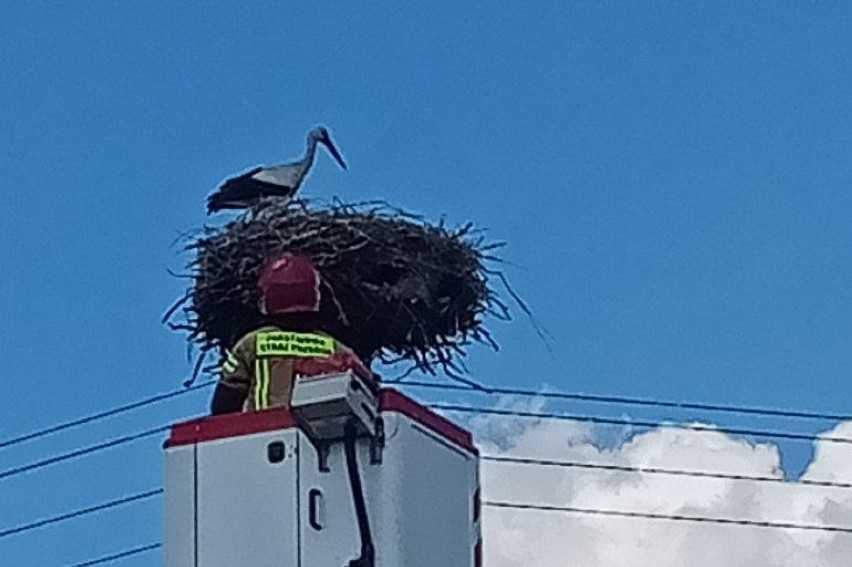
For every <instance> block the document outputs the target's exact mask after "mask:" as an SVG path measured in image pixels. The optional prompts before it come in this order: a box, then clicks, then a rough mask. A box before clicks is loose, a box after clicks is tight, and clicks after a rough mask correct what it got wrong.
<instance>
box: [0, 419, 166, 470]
mask: <svg viewBox="0 0 852 567" xmlns="http://www.w3.org/2000/svg"><path fill="white" fill-rule="evenodd" d="M169 429H170V426H168V425H166V426H161V427H157V428H155V429H149V430H147V431H143V432H141V433H136V434H133V435H127V436H125V437H119V438H117V439H112V440H110V441H106V442H104V443H99V444H97V445H92V446H89V447H85V448H83V449H77V450H76V451H71V452H69V453H63V454H61V455H57V456H55V457H50V458H47V459H43V460H41V461H36V462H34V463H30V464H27V465H22V466H19V467H14V468H11V469H6V470H5V471H2V472H0V480H2V479H4V478H9V477H12V476H17V475H19V474H23V473H25V472H29V471H32V470H35V469H40V468H42V467H46V466H48V465H52V464H55V463H60V462H62V461H67V460H69V459H74V458H77V457H82V456H83V455H88V454H91V453H96V452H98V451H103V450H105V449H110V448H112V447H116V446H118V445H123V444H125V443H130V442H132V441H136V440H138V439H143V438H145V437H151V436H153V435H157V434H159V433H165V432H166V431H168V430H169Z"/></svg>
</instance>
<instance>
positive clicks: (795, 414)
mask: <svg viewBox="0 0 852 567" xmlns="http://www.w3.org/2000/svg"><path fill="white" fill-rule="evenodd" d="M400 385H401V386H411V387H414V388H431V389H435V390H454V391H463V392H476V393H480V394H482V393H487V394H490V395H494V394H500V395H509V396H524V397H536V398H545V399H557V400H574V401H581V402H593V403H601V404H614V405H632V406H647V407H662V408H674V409H682V410H698V411H707V412H719V413H737V414H748V415H761V416H766V417H790V418H798V419H813V420H827V421H852V415H843V414H833V413H820V412H814V411H803V410H785V409H780V408H770V407H757V406H735V405H724V404H705V403H699V402H677V401H672V400H653V399H650V398H633V397H626V396H604V395H598V394H584V393H579V392H541V391H536V390H525V389H521V388H499V387H496V386H487V387H486V388H487V389H485V390H483V389H479V388H469V387H466V386H459V385H458V384H441V383H434V382H402V383H400Z"/></svg>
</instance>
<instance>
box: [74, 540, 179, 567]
mask: <svg viewBox="0 0 852 567" xmlns="http://www.w3.org/2000/svg"><path fill="white" fill-rule="evenodd" d="M161 547H163V544H162V543H150V544H148V545H143V546H140V547H134V548H132V549H127V550H125V551H120V552H118V553H114V554H112V555H105V556H104V557H99V558H98V559H92V560H91V561H84V562H83V563H74V564H73V565H69V566H68V567H91V566H92V565H103V564H104V563H111V562H113V561H115V560H117V559H124V558H125V557H130V556H132V555H139V554H141V553H146V552H148V551H153V550H155V549H160V548H161Z"/></svg>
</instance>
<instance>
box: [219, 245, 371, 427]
mask: <svg viewBox="0 0 852 567" xmlns="http://www.w3.org/2000/svg"><path fill="white" fill-rule="evenodd" d="M259 286H260V290H261V304H260V310H261V312H262V313H263V314H264V315H266V316H267V323H268V324H266V325H264V326H262V327H260V328H259V329H256V330H254V331H252V332H250V333H248V334H247V335H245V336H244V337H243V338H241V339H240V340H239V341H237V344H236V345H234V347H233V348H232V349H230V350H229V351H228V352H227V355H226V358H225V362H224V364H223V365H222V373H221V377H220V379H219V382H218V384H217V385H216V390H215V392H214V393H213V400H212V402H211V404H210V410H211V413H212V414H213V415H218V414H224V413H235V412H239V411H258V410H264V409H267V408H271V407H281V406H283V407H289V405H290V398H291V396H292V393H293V384H294V382H295V379H296V377H298V376H317V375H321V374H332V373H335V372H345V371H351V372H353V373H354V374H356V375H358V376H360V377H362V378H363V379H365V380H366V381H368V384H369V385H371V386H372V385H374V384H373V383H372V382H373V380H375V378H374V375H373V373H372V372H371V371H370V370H369V369H368V368H367V366H366V365H365V364H364V363H363V362H361V360H360V359H359V358H358V356H357V355H355V353H354V352H353V351H352V350H351V349H350V348H348V347H347V346H345V345H343V344H341V343H340V341H338V340H336V339H335V338H334V337H331V336H329V335H328V334H326V333H324V332H322V330H321V329H322V325H321V323H320V321H319V306H320V276H319V273H318V272H317V269H316V267H315V266H314V263H313V262H312V261H311V259H310V258H308V257H306V256H301V255H296V254H283V255H281V256H279V257H277V258H275V259H274V260H272V261H271V262H269V264H267V266H266V267H265V268H264V269H263V271H262V273H261V276H260V281H259Z"/></svg>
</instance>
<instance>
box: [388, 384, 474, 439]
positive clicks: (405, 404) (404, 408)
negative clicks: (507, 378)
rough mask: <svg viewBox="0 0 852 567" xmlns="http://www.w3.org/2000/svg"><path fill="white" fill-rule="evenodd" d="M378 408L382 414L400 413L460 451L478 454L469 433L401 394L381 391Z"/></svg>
mask: <svg viewBox="0 0 852 567" xmlns="http://www.w3.org/2000/svg"><path fill="white" fill-rule="evenodd" d="M379 406H380V408H381V410H382V411H383V412H386V411H391V412H396V413H401V414H403V415H405V416H407V417H410V418H411V419H413V420H414V421H416V422H418V423H420V424H421V425H425V426H426V427H428V428H429V429H431V430H432V431H434V432H435V433H437V434H438V435H440V436H441V437H444V438H446V439H448V440H450V441H452V442H453V443H455V444H456V445H458V446H459V447H461V448H462V449H465V450H466V451H468V452H470V453H473V454H474V455H478V454H479V451H478V450H477V449H476V447H474V446H473V436H472V435H471V434H470V431H467V430H466V429H462V428H461V427H459V426H458V425H456V424H455V423H453V422H452V421H450V420H449V419H447V418H445V417H443V416H440V415H438V414H437V413H435V412H433V411H432V410H430V409H429V408H427V407H425V406H422V405H420V404H418V403H417V402H415V401H414V400H412V399H411V398H409V397H408V396H406V395H405V394H403V393H402V392H398V391H396V390H390V389H386V390H382V392H381V394H380V397H379Z"/></svg>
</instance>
